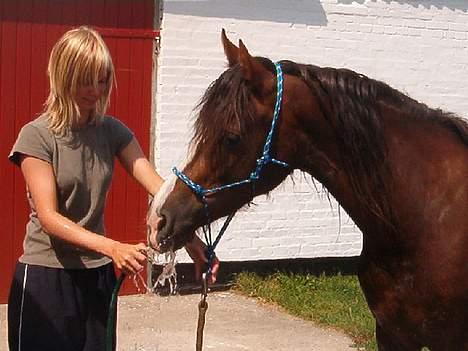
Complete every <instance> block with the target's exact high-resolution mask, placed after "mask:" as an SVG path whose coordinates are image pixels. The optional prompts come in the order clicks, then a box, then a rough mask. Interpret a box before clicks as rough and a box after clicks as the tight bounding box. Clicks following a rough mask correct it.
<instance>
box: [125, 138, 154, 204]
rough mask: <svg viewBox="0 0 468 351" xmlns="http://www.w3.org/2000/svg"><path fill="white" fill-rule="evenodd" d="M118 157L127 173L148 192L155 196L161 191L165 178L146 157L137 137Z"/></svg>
mask: <svg viewBox="0 0 468 351" xmlns="http://www.w3.org/2000/svg"><path fill="white" fill-rule="evenodd" d="M117 157H118V159H119V161H120V163H121V165H122V166H123V167H124V168H125V170H126V171H127V173H128V174H130V175H131V176H132V177H133V178H134V179H135V180H136V181H137V182H138V183H140V184H141V185H142V186H143V187H144V188H145V189H146V191H147V192H148V193H150V194H151V195H153V196H154V195H155V194H156V193H157V192H158V191H159V188H160V187H161V185H162V183H163V179H162V178H161V176H160V175H159V174H158V173H157V172H156V171H155V169H154V168H153V166H152V165H151V163H150V162H149V161H148V159H147V158H146V156H145V154H144V153H143V151H142V150H141V147H140V144H138V141H137V140H136V138H133V139H132V141H131V142H130V143H129V144H128V145H127V146H126V147H124V148H123V149H122V150H121V151H120V153H119V154H118V155H117Z"/></svg>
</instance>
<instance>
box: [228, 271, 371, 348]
mask: <svg viewBox="0 0 468 351" xmlns="http://www.w3.org/2000/svg"><path fill="white" fill-rule="evenodd" d="M235 289H236V290H237V291H239V292H241V293H243V294H245V295H248V296H251V297H256V298H259V299H261V300H263V301H266V302H269V303H274V304H277V305H279V306H281V307H283V308H284V309H285V310H286V311H288V312H289V313H291V314H293V315H295V316H298V317H301V318H303V319H306V320H311V321H314V322H316V323H317V324H319V325H322V326H327V327H332V328H335V329H337V330H341V331H343V332H345V333H346V334H347V335H349V336H350V337H351V338H352V339H353V340H354V342H355V344H356V345H355V346H356V347H357V348H358V349H362V350H366V351H374V350H377V346H376V344H375V337H374V330H375V327H374V320H373V318H372V315H371V313H370V311H369V309H368V307H367V304H366V301H365V299H364V296H363V294H362V291H361V288H360V286H359V282H358V279H357V277H356V276H342V275H340V274H338V275H334V276H325V275H322V276H319V277H317V276H315V275H310V274H289V273H282V272H278V273H275V274H272V275H269V276H267V277H261V276H259V275H257V274H255V273H247V272H244V273H240V274H237V275H236V277H235Z"/></svg>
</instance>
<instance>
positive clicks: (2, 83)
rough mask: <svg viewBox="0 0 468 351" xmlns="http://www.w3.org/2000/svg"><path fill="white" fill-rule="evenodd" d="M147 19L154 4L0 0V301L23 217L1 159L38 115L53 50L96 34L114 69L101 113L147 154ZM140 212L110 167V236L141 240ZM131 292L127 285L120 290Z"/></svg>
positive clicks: (141, 197)
mask: <svg viewBox="0 0 468 351" xmlns="http://www.w3.org/2000/svg"><path fill="white" fill-rule="evenodd" d="M154 13H155V9H154V1H153V0H113V1H104V0H41V1H37V0H15V1H11V0H0V179H1V181H0V194H1V201H0V228H1V242H2V245H0V303H5V302H6V299H7V295H8V289H9V285H10V279H11V274H12V271H13V267H14V264H15V262H16V260H17V258H18V256H19V255H20V254H21V247H22V241H23V237H24V231H25V224H26V221H27V216H28V212H29V209H28V207H27V202H26V198H25V184H24V181H23V177H22V175H21V173H20V171H19V170H18V169H17V167H14V166H13V165H12V164H10V163H9V162H8V160H7V155H8V152H9V150H10V148H11V146H12V145H13V142H14V140H15V138H16V136H17V135H18V132H19V130H20V129H21V127H22V126H23V125H24V124H25V123H27V122H28V121H30V120H31V119H33V118H35V116H36V115H37V114H38V113H39V112H40V111H41V108H42V104H43V102H44V100H45V98H46V96H47V93H48V81H47V76H46V68H47V61H48V57H49V53H50V50H51V48H52V46H53V44H54V43H55V41H56V40H57V39H58V38H59V37H60V36H61V35H62V34H63V33H64V32H65V31H66V30H68V29H70V28H71V27H75V26H78V25H90V26H93V27H94V28H96V29H98V31H99V32H100V33H101V34H102V35H103V37H104V40H105V41H106V43H107V45H108V46H109V49H110V51H111V54H112V56H113V59H114V64H115V68H116V78H117V87H116V88H115V89H114V92H113V95H112V97H111V106H110V110H109V111H108V112H109V114H112V115H114V116H116V117H118V118H119V119H121V120H122V121H123V122H124V123H125V124H127V125H128V126H129V127H130V128H131V129H132V130H133V132H134V133H135V135H136V137H137V138H138V140H139V142H140V144H141V145H142V148H143V150H145V151H146V152H148V151H149V131H150V119H151V100H152V99H151V89H152V67H153V53H154V50H153V44H154V39H155V37H156V35H157V32H155V31H154V30H153V20H154V18H153V17H154ZM146 209H147V194H145V192H144V191H142V190H141V189H140V188H139V187H138V186H137V185H136V183H135V182H134V181H133V180H131V179H130V178H129V177H128V176H126V174H124V171H123V170H122V169H121V168H120V166H117V167H116V172H115V175H114V180H113V184H112V188H111V193H110V194H109V197H108V201H107V208H106V215H105V216H106V217H105V220H106V228H107V232H108V233H109V235H110V236H111V237H113V238H115V239H117V240H120V241H124V242H128V243H135V242H141V241H144V240H145V235H146V234H145V231H146V227H145V215H146ZM134 290H135V288H134V287H133V286H132V285H131V284H129V283H128V282H127V283H126V284H125V285H124V287H123V289H122V292H123V293H131V292H133V291H134Z"/></svg>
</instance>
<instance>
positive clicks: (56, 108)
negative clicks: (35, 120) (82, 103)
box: [43, 26, 114, 134]
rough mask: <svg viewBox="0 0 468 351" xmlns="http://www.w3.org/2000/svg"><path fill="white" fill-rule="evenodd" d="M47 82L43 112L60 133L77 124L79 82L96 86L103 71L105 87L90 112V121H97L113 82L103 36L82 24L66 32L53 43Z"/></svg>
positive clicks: (78, 118)
mask: <svg viewBox="0 0 468 351" xmlns="http://www.w3.org/2000/svg"><path fill="white" fill-rule="evenodd" d="M47 73H48V76H49V83H50V92H49V96H48V98H47V100H46V102H45V108H44V112H43V113H44V114H46V115H47V117H48V122H49V129H50V130H51V131H53V132H54V133H56V134H63V133H65V132H66V131H67V130H69V129H71V128H73V127H74V126H76V125H78V123H79V121H80V118H81V114H80V109H79V107H78V105H77V102H76V101H75V94H76V92H77V88H78V87H79V86H81V85H94V87H96V88H97V87H98V83H99V77H100V76H101V77H102V75H103V74H105V75H106V88H105V91H104V93H103V94H102V96H101V97H100V98H99V100H98V101H97V103H96V108H95V109H94V110H93V111H92V113H91V119H90V120H89V121H88V122H89V123H96V124H97V123H100V122H101V120H102V118H103V115H104V113H105V111H106V109H107V106H108V104H109V97H110V93H111V90H112V84H113V82H114V65H113V63H112V58H111V56H110V53H109V50H108V48H107V46H106V44H105V43H104V40H103V39H102V37H101V36H100V35H99V33H98V32H96V31H95V30H93V29H91V28H89V27H86V26H82V27H79V28H76V29H72V30H70V31H68V32H66V33H65V34H64V35H63V36H62V37H61V38H60V39H59V40H58V42H57V43H56V44H55V45H54V47H53V49H52V52H51V54H50V59H49V66H48V69H47Z"/></svg>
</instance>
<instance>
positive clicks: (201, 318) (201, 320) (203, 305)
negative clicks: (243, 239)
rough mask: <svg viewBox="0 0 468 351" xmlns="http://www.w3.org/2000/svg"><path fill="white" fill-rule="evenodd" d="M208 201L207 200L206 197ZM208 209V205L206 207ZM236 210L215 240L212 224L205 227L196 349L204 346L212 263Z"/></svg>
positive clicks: (198, 350)
mask: <svg viewBox="0 0 468 351" xmlns="http://www.w3.org/2000/svg"><path fill="white" fill-rule="evenodd" d="M204 202H205V203H206V200H205V199H204ZM206 210H207V207H206ZM206 213H207V217H208V216H209V212H208V210H207V212H206ZM235 214H236V212H232V213H231V214H230V215H229V216H228V217H227V218H226V220H225V221H224V224H223V226H222V227H221V229H220V231H219V233H218V236H217V237H216V239H215V241H214V242H213V239H212V237H211V226H210V225H209V224H208V225H207V226H205V227H203V232H204V233H205V240H206V251H205V256H206V259H207V263H206V272H204V273H203V275H202V291H201V297H200V302H199V303H198V323H197V341H196V348H195V349H196V351H202V348H203V330H204V328H205V320H206V318H205V317H206V311H207V310H208V302H207V301H206V299H207V297H208V278H209V277H210V275H211V265H212V263H213V258H214V257H215V248H216V246H217V245H218V243H219V241H220V240H221V237H222V236H223V234H224V233H225V232H226V229H227V227H228V225H229V223H231V220H232V219H233V218H234V215H235Z"/></svg>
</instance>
